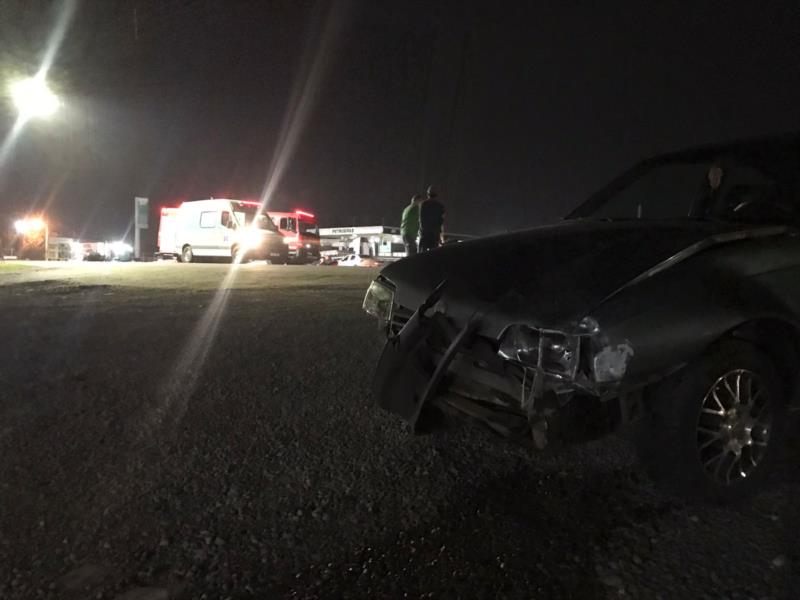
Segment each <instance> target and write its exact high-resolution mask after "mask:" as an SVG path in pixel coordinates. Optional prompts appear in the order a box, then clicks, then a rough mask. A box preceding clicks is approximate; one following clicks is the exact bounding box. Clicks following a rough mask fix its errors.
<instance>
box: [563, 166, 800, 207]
mask: <svg viewBox="0 0 800 600" xmlns="http://www.w3.org/2000/svg"><path fill="white" fill-rule="evenodd" d="M568 218H573V219H598V220H608V221H625V220H664V219H716V220H723V221H767V222H787V221H792V222H797V220H798V215H797V209H796V204H795V202H794V201H793V200H792V199H791V198H789V197H788V195H787V194H786V192H785V190H782V189H781V187H780V186H779V185H778V183H777V182H776V181H775V179H774V178H773V177H772V176H771V175H769V174H768V173H766V172H765V171H764V170H762V169H760V168H757V167H755V166H752V165H749V164H746V163H742V162H736V161H730V160H725V159H724V158H723V157H712V158H707V159H704V160H667V161H664V160H661V161H654V162H645V163H642V164H640V165H639V166H637V167H634V168H633V169H632V170H630V171H628V172H627V173H625V174H623V175H622V176H621V177H619V178H617V179H616V180H614V181H613V182H612V183H611V184H609V185H608V186H607V187H605V188H604V189H602V190H600V191H599V192H598V193H596V194H595V195H594V196H592V197H591V198H590V199H589V200H587V201H586V202H585V203H584V204H583V205H581V206H580V207H579V208H578V209H577V210H575V211H574V212H573V213H572V214H570V215H569V217H568Z"/></svg>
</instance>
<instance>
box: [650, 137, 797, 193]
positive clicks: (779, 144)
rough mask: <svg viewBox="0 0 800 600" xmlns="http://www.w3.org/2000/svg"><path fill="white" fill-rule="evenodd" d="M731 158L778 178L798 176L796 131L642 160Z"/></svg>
mask: <svg viewBox="0 0 800 600" xmlns="http://www.w3.org/2000/svg"><path fill="white" fill-rule="evenodd" d="M718 159H722V160H723V161H724V160H731V161H739V162H744V163H747V164H751V165H753V166H756V167H758V168H760V169H762V170H764V171H765V172H767V173H770V174H771V175H773V176H775V177H776V178H777V179H780V180H784V181H785V180H787V179H791V180H797V179H800V132H791V133H782V134H775V135H767V136H761V137H754V138H749V139H740V140H733V141H729V142H723V143H715V144H704V145H701V146H693V147H690V148H686V149H684V150H680V151H678V152H669V153H667V154H661V155H659V156H654V157H652V158H650V159H647V160H646V161H644V162H645V163H659V162H672V161H703V160H718Z"/></svg>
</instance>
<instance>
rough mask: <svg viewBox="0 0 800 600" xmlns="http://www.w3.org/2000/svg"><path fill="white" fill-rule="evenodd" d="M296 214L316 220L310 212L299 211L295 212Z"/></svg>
mask: <svg viewBox="0 0 800 600" xmlns="http://www.w3.org/2000/svg"><path fill="white" fill-rule="evenodd" d="M294 212H295V214H297V215H300V216H302V217H308V218H309V219H313V218H314V215H312V214H311V213H310V212H306V211H304V210H299V209H298V210H295V211H294Z"/></svg>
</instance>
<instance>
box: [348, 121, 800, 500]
mask: <svg viewBox="0 0 800 600" xmlns="http://www.w3.org/2000/svg"><path fill="white" fill-rule="evenodd" d="M798 194H800V135H790V136H779V137H771V138H762V139H757V140H750V141H742V142H734V143H728V144H720V145H708V146H704V147H699V148H693V149H689V150H685V151H682V152H676V153H672V154H667V155H663V156H658V157H655V158H652V159H649V160H645V161H643V162H642V163H640V164H638V165H636V166H635V167H633V168H632V169H631V170H629V171H627V172H626V173H624V174H623V175H622V176H620V177H618V178H617V179H615V180H614V181H612V182H611V183H610V184H609V185H608V186H606V187H605V188H603V189H601V190H600V191H599V192H597V193H596V194H594V195H593V196H591V197H590V198H589V199H588V200H587V201H586V202H585V203H583V204H582V205H581V206H579V207H578V208H577V209H575V210H574V211H573V212H572V213H570V214H569V215H568V216H567V217H566V219H565V220H563V221H562V222H559V223H557V224H555V225H550V226H546V227H538V228H535V229H530V230H527V231H520V232H517V233H511V234H506V235H501V236H496V237H489V238H484V239H479V240H475V241H468V242H464V243H461V244H455V245H452V246H448V247H442V248H439V249H436V250H434V251H432V252H428V253H425V254H421V255H418V256H414V257H410V258H407V259H404V260H401V261H398V262H396V263H393V264H390V265H389V266H387V267H385V268H384V269H383V270H382V271H381V273H380V275H379V276H378V278H377V279H376V280H375V281H374V282H373V283H372V285H371V286H370V288H369V290H368V292H367V295H366V297H365V299H364V309H365V310H366V311H367V312H368V313H370V314H371V315H373V316H375V317H377V318H378V319H379V320H380V321H381V323H382V324H383V326H384V328H385V331H386V334H387V336H388V338H387V340H386V343H385V346H384V349H383V353H382V355H381V357H380V360H379V362H378V366H377V370H376V373H375V380H374V396H375V398H376V400H377V402H378V404H379V405H380V406H382V407H383V408H385V409H387V410H389V411H392V412H393V413H396V414H397V415H399V416H400V417H402V418H403V419H404V420H406V421H407V422H408V423H410V424H411V425H412V427H413V429H414V430H415V431H417V432H423V431H431V430H436V429H438V428H440V427H441V426H443V425H444V424H446V423H447V422H448V421H450V420H451V419H447V418H445V417H450V416H460V417H468V418H471V419H472V420H476V421H478V422H480V423H481V424H483V425H485V426H487V427H488V428H489V429H491V430H492V431H494V432H496V433H500V434H502V435H503V436H506V437H509V438H517V439H520V440H524V441H526V442H527V443H530V444H531V445H532V446H533V447H535V448H539V449H542V448H545V447H557V446H558V445H559V444H563V443H568V442H575V441H582V440H586V439H590V438H593V437H597V436H600V435H603V434H606V433H609V432H611V431H613V430H614V429H616V428H618V427H619V426H621V425H623V424H624V425H630V429H631V430H633V431H634V432H635V436H634V438H635V439H636V441H637V446H638V449H639V454H640V456H641V458H642V459H643V461H644V463H645V465H646V466H647V468H648V470H649V471H650V473H651V474H652V475H653V476H654V477H655V478H656V479H657V480H658V481H659V482H661V483H663V484H664V485H665V486H667V487H668V488H669V489H671V490H673V491H676V492H678V493H680V494H682V495H684V496H687V497H702V498H706V499H718V500H732V499H737V498H741V497H742V496H745V495H747V494H749V493H751V492H753V491H755V490H757V489H758V488H759V487H760V486H761V485H762V484H763V483H764V481H765V478H766V477H767V475H768V473H769V470H770V468H771V467H772V465H773V463H774V461H775V457H776V455H777V454H778V452H779V451H780V450H781V447H782V446H783V445H784V442H785V440H786V436H787V435H789V434H791V435H797V431H796V430H794V429H793V430H791V431H789V430H788V429H787V411H788V410H789V409H791V408H798V406H799V405H800V402H798V398H799V396H800V385H798V384H800V370H798V368H797V365H798V361H800V229H799V228H798V225H799V224H800V197H798Z"/></svg>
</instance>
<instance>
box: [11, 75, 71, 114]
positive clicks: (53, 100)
mask: <svg viewBox="0 0 800 600" xmlns="http://www.w3.org/2000/svg"><path fill="white" fill-rule="evenodd" d="M10 91H11V99H12V100H13V101H14V106H16V107H17V110H18V111H19V114H20V116H21V117H22V118H24V119H30V118H33V117H39V118H45V119H46V118H47V117H50V116H52V115H53V114H54V113H55V112H56V111H57V110H58V107H59V106H61V101H60V100H59V98H58V96H56V95H55V94H54V93H53V92H52V91H50V88H49V87H47V84H46V83H45V81H44V79H42V78H40V77H31V78H29V79H22V80H20V81H15V82H14V83H12V84H11V85H10Z"/></svg>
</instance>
